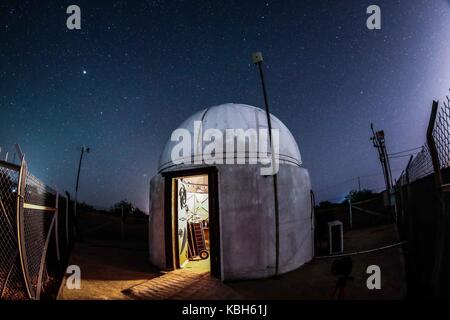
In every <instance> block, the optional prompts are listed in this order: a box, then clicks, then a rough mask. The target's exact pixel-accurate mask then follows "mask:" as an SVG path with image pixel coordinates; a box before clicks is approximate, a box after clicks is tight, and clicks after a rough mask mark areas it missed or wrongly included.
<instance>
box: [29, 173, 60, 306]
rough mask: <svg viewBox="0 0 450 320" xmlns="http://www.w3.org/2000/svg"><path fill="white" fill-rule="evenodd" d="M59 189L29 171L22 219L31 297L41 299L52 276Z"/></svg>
mask: <svg viewBox="0 0 450 320" xmlns="http://www.w3.org/2000/svg"><path fill="white" fill-rule="evenodd" d="M56 197H57V194H56V192H55V191H54V190H53V189H51V188H49V187H48V186H46V185H45V184H43V183H42V182H40V181H39V180H38V179H37V178H36V177H35V176H33V175H32V174H30V173H27V175H26V179H25V193H24V195H23V198H24V204H23V212H22V214H21V220H20V224H21V225H20V231H21V234H20V240H21V241H20V244H21V249H22V259H23V265H24V273H25V280H26V282H27V287H28V290H29V293H30V296H31V298H34V299H39V297H40V293H41V291H42V289H43V288H45V285H46V283H47V281H48V280H49V277H48V273H47V269H46V264H45V262H46V256H47V250H48V245H49V241H50V236H51V234H52V232H53V227H54V224H55V219H56Z"/></svg>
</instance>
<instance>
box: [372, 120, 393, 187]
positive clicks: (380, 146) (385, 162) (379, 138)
mask: <svg viewBox="0 0 450 320" xmlns="http://www.w3.org/2000/svg"><path fill="white" fill-rule="evenodd" d="M370 128H371V129H372V134H373V136H372V138H370V140H372V142H373V146H374V147H375V148H377V150H378V154H379V156H380V162H381V166H382V168H383V174H384V181H385V183H386V190H387V191H388V192H389V193H390V190H391V188H392V174H391V167H390V164H389V157H388V154H387V151H386V144H385V138H384V131H383V130H380V131H377V132H375V131H374V130H373V123H371V124H370Z"/></svg>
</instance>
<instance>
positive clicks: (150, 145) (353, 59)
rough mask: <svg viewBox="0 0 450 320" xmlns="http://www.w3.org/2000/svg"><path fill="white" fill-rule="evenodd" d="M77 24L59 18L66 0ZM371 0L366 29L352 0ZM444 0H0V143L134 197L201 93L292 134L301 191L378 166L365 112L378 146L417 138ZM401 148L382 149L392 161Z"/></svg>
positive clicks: (350, 183)
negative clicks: (267, 111) (307, 178)
mask: <svg viewBox="0 0 450 320" xmlns="http://www.w3.org/2000/svg"><path fill="white" fill-rule="evenodd" d="M71 4H77V5H78V6H80V8H81V30H68V29H67V28H66V19H67V17H68V15H67V14H66V8H67V6H69V5H71ZM371 4H377V5H379V6H380V8H381V19H382V29H381V30H368V29H367V27H366V19H367V17H368V15H367V14H366V8H367V7H368V6H369V5H371ZM449 21H450V2H449V1H447V0H433V1H430V0H414V1H411V0H397V1H395V0H390V1H384V0H370V1H365V0H359V1H351V0H346V1H325V0H322V1H319V0H310V1H309V0H308V1H303V0H292V1H291V0H286V1H270V0H268V1H242V0H240V1H203V0H196V1H176V0H171V1H163V0H161V1H106V0H105V1H100V0H89V1H81V0H75V1H73V0H71V1H20V2H19V1H1V3H0V147H2V150H1V153H0V157H1V158H3V157H4V155H5V152H6V151H7V150H12V148H13V144H14V143H19V144H20V145H21V147H22V149H23V151H24V153H25V154H26V159H27V160H28V163H29V167H30V170H31V171H32V172H33V174H35V175H36V176H37V177H39V178H40V179H41V180H43V181H45V182H46V183H48V184H50V185H52V186H54V187H55V188H57V189H58V190H61V191H63V190H68V191H71V192H73V190H74V186H75V179H76V170H77V163H78V158H79V153H80V146H82V145H86V146H89V147H91V153H90V154H88V155H86V157H85V159H84V163H83V169H82V173H81V181H80V193H79V198H80V200H82V201H87V202H89V203H92V204H94V205H96V206H99V207H108V206H110V205H112V204H113V203H114V202H116V201H118V200H121V199H124V198H126V199H128V200H130V201H132V202H133V203H135V204H136V205H137V206H138V207H140V208H141V209H143V210H144V211H147V210H148V209H147V207H148V191H149V187H148V184H149V180H150V178H151V177H152V176H153V175H154V174H155V173H156V171H157V163H158V158H159V155H160V152H161V151H162V149H163V146H164V144H165V142H166V141H167V140H168V138H169V137H170V134H171V132H172V130H173V129H175V128H176V127H177V126H178V125H179V124H180V123H181V122H182V121H183V120H184V119H185V118H187V117H188V116H189V115H191V114H192V113H194V112H196V111H198V110H200V109H203V108H204V107H207V106H212V105H217V104H222V103H227V102H235V103H246V104H250V105H255V106H260V107H262V106H263V97H262V93H261V88H260V83H259V76H258V73H257V70H256V69H255V66H254V65H252V63H251V59H250V55H251V53H252V52H254V51H262V52H263V54H264V58H265V65H264V68H265V74H266V81H267V87H268V95H269V101H270V105H271V112H272V113H273V114H275V115H276V116H277V117H278V118H279V119H281V120H282V121H283V122H284V123H285V124H286V125H287V127H288V128H289V129H290V130H291V132H292V133H293V135H294V137H295V138H296V140H297V142H298V144H299V147H300V152H301V154H302V158H303V161H304V165H305V167H307V168H308V169H309V171H310V175H311V179H312V184H313V189H314V190H315V191H316V197H317V198H318V200H319V201H322V200H333V201H337V200H341V199H342V198H343V196H344V195H345V194H346V193H347V192H348V191H349V190H350V189H355V188H357V180H356V177H357V176H360V177H361V186H362V187H363V188H370V189H374V190H381V189H382V187H383V185H384V182H383V176H382V171H381V167H380V164H379V162H378V157H377V152H376V149H374V148H373V146H372V144H371V142H370V140H369V138H370V136H371V131H370V123H371V122H373V123H374V124H375V127H376V128H378V129H384V130H385V133H386V139H387V148H388V151H389V152H396V151H402V150H405V149H411V148H416V147H419V146H421V145H422V144H423V143H424V142H425V130H426V126H427V122H428V117H429V112H430V108H431V102H432V100H433V99H441V100H442V98H443V97H444V96H445V95H446V94H448V90H449V87H450V61H449V59H450V23H449ZM407 159H408V158H407V157H402V158H395V159H392V161H391V167H392V171H393V174H394V177H396V176H398V175H399V174H400V172H401V170H402V169H403V168H404V167H405V165H406V162H407Z"/></svg>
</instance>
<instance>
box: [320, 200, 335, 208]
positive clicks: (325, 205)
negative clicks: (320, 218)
mask: <svg viewBox="0 0 450 320" xmlns="http://www.w3.org/2000/svg"><path fill="white" fill-rule="evenodd" d="M331 206H333V203H332V202H330V201H321V202H319V208H328V207H331Z"/></svg>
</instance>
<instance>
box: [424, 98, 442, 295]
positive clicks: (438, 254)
mask: <svg viewBox="0 0 450 320" xmlns="http://www.w3.org/2000/svg"><path fill="white" fill-rule="evenodd" d="M438 105H439V102H438V101H436V100H434V101H433V105H432V107H431V115H430V122H429V123H428V129H427V144H428V149H429V150H430V155H431V161H432V163H433V170H434V181H435V184H436V190H437V192H438V198H439V202H440V210H439V211H438V216H437V218H436V249H435V250H436V251H435V259H434V268H433V274H432V280H431V281H432V286H433V290H434V294H435V295H437V294H438V292H439V282H440V277H441V273H442V270H441V269H442V261H443V258H444V249H445V234H446V223H445V219H444V217H445V210H446V208H445V201H444V195H443V192H442V184H443V180H442V174H441V164H440V161H439V153H438V150H437V147H436V142H435V141H434V137H433V131H434V126H435V122H436V116H437V111H438Z"/></svg>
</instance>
